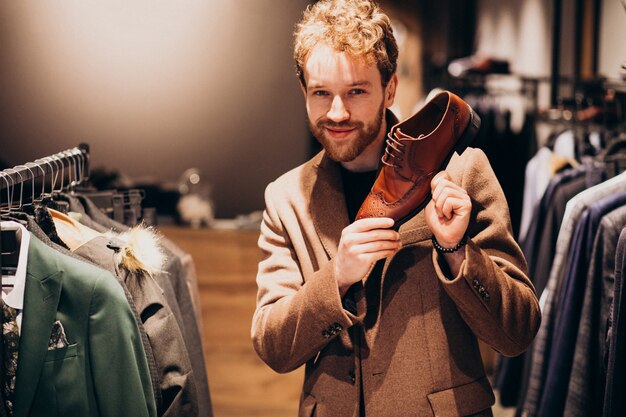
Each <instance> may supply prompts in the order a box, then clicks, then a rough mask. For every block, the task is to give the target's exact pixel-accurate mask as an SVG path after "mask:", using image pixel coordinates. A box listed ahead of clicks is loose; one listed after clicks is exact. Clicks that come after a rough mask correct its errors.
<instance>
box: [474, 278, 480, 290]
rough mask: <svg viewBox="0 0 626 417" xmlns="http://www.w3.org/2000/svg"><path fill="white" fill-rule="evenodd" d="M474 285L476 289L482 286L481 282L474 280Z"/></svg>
mask: <svg viewBox="0 0 626 417" xmlns="http://www.w3.org/2000/svg"><path fill="white" fill-rule="evenodd" d="M472 285H473V286H474V288H478V287H479V286H480V282H479V281H478V280H477V279H476V278H474V280H473V281H472Z"/></svg>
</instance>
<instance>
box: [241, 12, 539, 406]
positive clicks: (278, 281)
mask: <svg viewBox="0 0 626 417" xmlns="http://www.w3.org/2000/svg"><path fill="white" fill-rule="evenodd" d="M294 55H295V59H296V66H297V72H298V76H299V78H300V83H301V87H302V91H303V93H304V98H305V102H306V108H307V113H308V117H309V122H310V129H311V131H312V132H313V134H314V135H315V137H316V138H317V139H318V140H319V141H320V142H321V143H322V145H323V147H324V150H323V151H322V152H321V153H319V154H318V155H317V156H315V157H314V158H313V159H311V160H310V161H308V162H307V163H305V164H303V165H301V166H300V167H298V168H295V169H294V170H292V171H290V172H288V173H286V174H284V175H283V176H281V177H280V178H278V179H277V180H276V181H274V182H273V183H271V184H270V185H269V186H268V187H267V190H266V194H265V198H266V210H265V212H264V218H263V224H262V226H261V235H260V238H259V247H260V248H261V250H262V251H263V253H264V259H263V260H262V261H261V263H260V264H259V271H258V275H257V283H258V286H259V291H258V299H257V308H256V312H255V314H254V318H253V322H252V339H253V343H254V347H255V349H256V351H257V352H258V354H259V356H260V357H261V358H262V359H263V360H264V361H265V362H266V363H267V364H268V365H269V366H270V367H272V368H273V369H274V370H276V371H278V372H289V371H291V370H294V369H296V368H298V367H299V366H301V365H303V364H306V374H305V381H304V386H303V391H302V396H301V400H300V413H299V415H300V416H307V417H308V416H318V417H324V416H330V417H344V416H345V417H359V416H367V417H380V416H393V417H400V416H433V415H438V416H439V415H442V416H468V415H476V416H478V415H482V416H490V415H491V405H492V404H493V403H494V396H493V392H492V389H491V386H490V384H489V382H488V381H487V378H486V377H485V372H484V369H483V364H482V360H481V356H480V352H479V349H478V344H477V339H476V338H477V337H478V338H480V339H482V340H484V341H485V342H486V343H488V344H489V345H491V346H492V347H493V348H495V349H496V350H498V351H499V352H501V353H503V354H505V355H517V354H519V353H521V352H522V351H523V350H525V349H526V347H527V346H528V345H529V343H530V342H531V340H532V338H533V337H534V335H535V333H536V331H537V329H538V326H539V322H540V312H539V307H538V303H537V300H536V296H535V293H534V289H533V287H532V284H531V283H530V281H529V279H528V278H527V276H526V265H525V261H524V258H523V255H522V253H521V251H520V249H519V247H518V246H517V244H516V243H515V241H514V239H513V237H512V235H511V226H510V220H509V215H508V208H507V206H506V201H505V198H504V195H503V193H502V190H501V189H500V187H499V184H498V182H497V180H496V178H495V176H494V174H493V171H492V170H491V168H490V166H489V163H488V161H487V159H486V157H485V155H484V154H483V153H482V152H481V151H479V150H475V149H467V150H466V151H465V152H464V153H463V154H462V156H459V155H455V156H454V157H453V158H452V160H451V161H450V163H449V164H448V166H447V168H446V171H443V172H441V173H440V174H438V175H437V176H436V177H435V178H434V179H433V180H432V182H431V187H432V195H433V199H432V201H431V202H430V203H429V204H428V206H427V207H426V208H425V209H424V210H422V211H421V212H419V213H418V214H417V215H415V216H414V217H413V218H411V219H410V220H409V221H407V222H406V223H404V224H403V225H402V226H401V227H400V228H399V231H395V230H393V229H392V226H393V220H392V219H389V218H365V219H361V220H357V221H354V218H355V216H356V213H357V211H358V209H359V207H360V205H361V203H362V202H363V200H364V199H365V197H366V195H367V194H368V191H369V190H370V188H371V187H372V184H373V183H374V181H375V179H376V169H377V167H378V164H379V161H380V158H381V155H382V154H383V151H384V149H383V146H384V142H385V136H386V133H387V131H388V130H389V129H390V128H391V126H392V125H394V124H395V123H397V120H396V119H395V117H394V116H393V114H391V112H389V110H387V108H388V107H389V106H391V105H392V104H393V100H394V95H395V92H396V86H397V83H398V79H397V77H396V75H395V70H396V59H397V55H398V52H397V46H396V42H395V40H394V37H393V33H392V30H391V26H390V22H389V19H388V17H387V16H386V15H384V14H383V13H382V12H381V11H380V10H379V9H378V7H377V6H376V5H374V4H373V3H371V2H370V1H367V0H343V1H342V0H338V1H330V0H322V1H320V2H318V3H316V4H315V5H314V6H312V7H310V8H309V9H307V11H306V12H305V13H304V16H303V19H302V20H301V22H300V23H299V25H298V28H297V30H296V32H295V54H294ZM433 235H434V237H435V238H436V240H437V241H438V242H439V244H440V245H441V246H443V247H446V248H453V247H457V246H461V247H460V248H459V249H458V250H455V251H453V252H449V253H448V252H443V251H441V252H440V251H437V250H435V249H434V248H433V243H432V242H431V237H432V236H433ZM466 235H467V240H466V238H465V236H466ZM461 242H467V243H466V244H465V245H462V243H461Z"/></svg>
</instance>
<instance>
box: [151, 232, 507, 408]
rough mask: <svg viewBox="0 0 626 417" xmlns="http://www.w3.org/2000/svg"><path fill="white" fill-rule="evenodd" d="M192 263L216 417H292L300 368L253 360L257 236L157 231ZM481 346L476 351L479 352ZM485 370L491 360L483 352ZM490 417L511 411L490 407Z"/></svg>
mask: <svg viewBox="0 0 626 417" xmlns="http://www.w3.org/2000/svg"><path fill="white" fill-rule="evenodd" d="M159 230H160V231H161V232H162V233H163V234H164V235H165V236H167V237H168V238H170V239H172V240H173V241H174V242H175V243H176V244H178V245H179V246H180V247H181V248H182V249H184V250H185V251H187V252H189V253H190V254H191V255H192V256H193V259H194V262H195V265H196V270H197V273H198V287H199V291H200V303H201V308H202V317H203V326H204V352H205V357H206V364H207V372H208V376H209V385H210V389H211V399H212V401H213V411H214V415H215V417H295V416H297V414H298V412H297V410H298V398H299V395H300V389H301V386H302V379H303V369H299V370H297V371H295V372H292V373H289V374H283V375H280V374H277V373H275V372H274V371H272V370H271V369H270V368H269V367H268V366H267V365H265V364H264V363H263V362H262V361H261V360H260V359H259V358H258V356H257V355H256V352H255V351H254V349H253V347H252V342H251V340H250V323H251V320H252V314H253V313H254V308H255V303H256V282H255V277H256V269H257V264H258V262H259V260H260V256H261V254H260V251H259V249H258V248H257V238H258V235H259V232H258V231H256V230H254V231H246V230H243V231H242V230H238V231H230V230H207V229H202V230H192V229H185V228H177V227H159ZM483 348H484V346H481V350H483ZM483 355H484V360H485V362H486V365H487V368H489V367H490V366H489V362H492V363H493V356H492V354H491V353H489V352H488V351H485V352H483ZM493 411H494V416H496V417H509V416H512V415H513V412H514V410H512V409H509V410H504V409H502V408H501V407H498V406H496V407H494V409H493Z"/></svg>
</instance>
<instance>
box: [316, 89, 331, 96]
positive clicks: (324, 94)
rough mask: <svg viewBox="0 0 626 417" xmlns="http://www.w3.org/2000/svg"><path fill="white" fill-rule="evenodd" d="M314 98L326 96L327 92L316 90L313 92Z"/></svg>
mask: <svg viewBox="0 0 626 417" xmlns="http://www.w3.org/2000/svg"><path fill="white" fill-rule="evenodd" d="M313 95H314V96H327V95H328V92H327V91H324V90H317V91H314V92H313Z"/></svg>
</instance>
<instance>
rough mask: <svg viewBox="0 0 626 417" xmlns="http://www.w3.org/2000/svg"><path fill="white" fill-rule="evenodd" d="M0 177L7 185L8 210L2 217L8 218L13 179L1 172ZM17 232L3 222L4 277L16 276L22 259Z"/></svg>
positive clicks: (0, 256)
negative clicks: (20, 258) (18, 264)
mask: <svg viewBox="0 0 626 417" xmlns="http://www.w3.org/2000/svg"><path fill="white" fill-rule="evenodd" d="M0 175H1V176H2V179H3V180H4V181H5V182H6V184H7V208H6V209H4V208H3V209H2V210H1V212H2V217H5V216H7V217H8V216H10V214H11V210H12V204H13V201H12V197H13V196H12V190H11V191H10V189H11V188H12V186H11V184H10V183H9V179H10V178H11V177H10V176H9V174H8V173H7V172H6V171H3V172H0ZM11 182H13V180H11ZM13 185H14V184H13ZM0 221H1V220H0ZM17 230H18V229H17V228H16V227H14V226H12V225H10V224H9V223H8V222H3V225H2V228H1V229H0V242H1V243H0V248H2V250H1V251H0V259H1V261H0V265H2V267H1V268H0V269H1V273H2V275H3V276H4V275H9V276H14V275H15V271H16V270H17V263H18V261H19V257H20V252H19V250H20V243H19V240H18V237H17ZM3 281H4V280H3ZM3 284H4V282H3Z"/></svg>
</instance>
